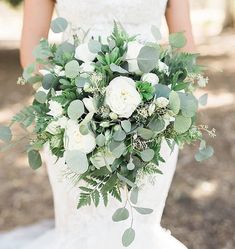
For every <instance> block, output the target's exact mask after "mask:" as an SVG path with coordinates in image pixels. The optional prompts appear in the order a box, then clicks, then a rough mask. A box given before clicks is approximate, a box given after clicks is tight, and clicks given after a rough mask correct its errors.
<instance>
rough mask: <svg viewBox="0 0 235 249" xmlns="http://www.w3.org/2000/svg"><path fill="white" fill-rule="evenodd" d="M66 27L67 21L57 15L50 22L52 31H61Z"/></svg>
mask: <svg viewBox="0 0 235 249" xmlns="http://www.w3.org/2000/svg"><path fill="white" fill-rule="evenodd" d="M67 27H68V22H67V21H66V19H65V18H63V17H58V18H56V19H54V20H53V21H52V22H51V29H52V31H53V32H54V33H61V32H64V31H65V30H66V28H67Z"/></svg>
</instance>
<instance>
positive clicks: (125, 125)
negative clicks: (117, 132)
mask: <svg viewBox="0 0 235 249" xmlns="http://www.w3.org/2000/svg"><path fill="white" fill-rule="evenodd" d="M121 126H122V128H123V130H124V131H125V132H127V133H128V132H130V131H131V122H130V121H129V120H123V121H121Z"/></svg>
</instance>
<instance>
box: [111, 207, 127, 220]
mask: <svg viewBox="0 0 235 249" xmlns="http://www.w3.org/2000/svg"><path fill="white" fill-rule="evenodd" d="M128 218H129V211H128V209H127V208H125V207H123V208H119V209H117V210H116V211H115V213H114V214H113V216H112V220H113V221H114V222H120V221H123V220H127V219H128Z"/></svg>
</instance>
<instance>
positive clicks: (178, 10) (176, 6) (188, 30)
mask: <svg viewBox="0 0 235 249" xmlns="http://www.w3.org/2000/svg"><path fill="white" fill-rule="evenodd" d="M166 21H167V25H168V28H169V32H170V33H174V32H181V31H183V32H185V35H186V38H187V45H186V46H185V47H184V49H183V50H184V51H188V52H193V51H195V43H194V39H193V34H192V25H191V20H190V7H189V0H168V4H167V10H166Z"/></svg>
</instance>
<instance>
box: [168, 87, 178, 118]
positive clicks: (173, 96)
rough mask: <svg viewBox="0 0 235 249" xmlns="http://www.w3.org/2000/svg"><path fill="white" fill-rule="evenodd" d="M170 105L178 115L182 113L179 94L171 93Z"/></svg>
mask: <svg viewBox="0 0 235 249" xmlns="http://www.w3.org/2000/svg"><path fill="white" fill-rule="evenodd" d="M169 105H170V108H171V110H172V111H173V112H174V113H175V114H178V113H179V111H180V97H179V95H178V93H177V92H175V91H171V92H170V95H169Z"/></svg>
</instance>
